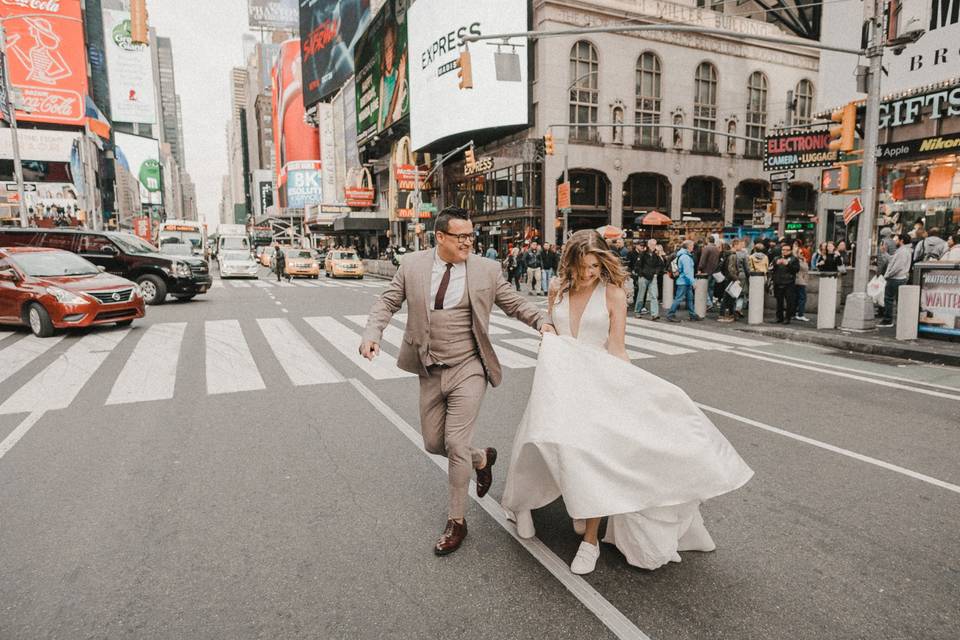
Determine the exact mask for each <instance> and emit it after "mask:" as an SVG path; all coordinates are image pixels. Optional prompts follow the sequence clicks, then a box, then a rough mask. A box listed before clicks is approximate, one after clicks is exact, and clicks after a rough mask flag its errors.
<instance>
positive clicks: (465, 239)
mask: <svg viewBox="0 0 960 640" xmlns="http://www.w3.org/2000/svg"><path fill="white" fill-rule="evenodd" d="M439 233H442V234H443V235H445V236H450V237H451V238H456V239H457V243H459V244H473V241H474V237H473V234H472V233H458V234H457V235H454V234H452V233H447V232H446V231H440V232H439Z"/></svg>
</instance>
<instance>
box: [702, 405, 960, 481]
mask: <svg viewBox="0 0 960 640" xmlns="http://www.w3.org/2000/svg"><path fill="white" fill-rule="evenodd" d="M695 404H696V405H697V406H698V407H700V408H701V409H703V410H704V411H707V412H709V413H714V414H716V415H718V416H723V417H725V418H730V419H731V420H736V421H737V422H742V423H743V424H746V425H749V426H751V427H756V428H758V429H763V430H764V431H769V432H770V433H775V434H777V435H781V436H784V437H785V438H790V439H792V440H796V441H798V442H803V443H804V444H809V445H812V446H814V447H818V448H820V449H825V450H826V451H832V452H833V453H839V454H840V455H842V456H846V457H848V458H853V459H854V460H859V461H860V462H866V463H867V464H872V465H874V466H877V467H880V468H882V469H887V470H888V471H893V472H895V473H899V474H901V475H905V476H907V477H909V478H913V479H915V480H920V481H921V482H926V483H927V484H932V485H934V486H937V487H940V488H942V489H946V490H948V491H953V492H954V493H960V486H958V485H955V484H951V483H949V482H944V481H943V480H938V479H937V478H933V477H931V476H928V475H925V474H922V473H917V472H916V471H911V470H910V469H907V468H904V467H900V466H897V465H895V464H890V463H889V462H884V461H883V460H878V459H877V458H871V457H870V456H865V455H863V454H860V453H857V452H856V451H850V450H849V449H844V448H842V447H837V446H834V445H832V444H827V443H826V442H821V441H820V440H814V439H813V438H808V437H807V436H802V435H800V434H797V433H792V432H790V431H786V430H784V429H779V428H777V427H772V426H770V425H768V424H764V423H762V422H758V421H756V420H751V419H750V418H744V417H743V416H738V415H737V414H735V413H730V412H728V411H723V410H722V409H716V408H714V407H710V406H707V405H705V404H700V403H699V402H697V403H695Z"/></svg>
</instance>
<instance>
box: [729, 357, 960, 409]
mask: <svg viewBox="0 0 960 640" xmlns="http://www.w3.org/2000/svg"><path fill="white" fill-rule="evenodd" d="M729 353H731V354H732V355H736V356H740V357H741V358H753V359H754V360H763V361H764V362H772V363H774V364H779V365H785V366H788V367H793V368H795V369H804V370H806V371H813V372H815V373H823V374H826V375H828V376H837V377H839V378H848V379H850V380H859V381H860V382H866V383H869V384H875V385H879V386H881V387H890V388H891V389H903V390H904V391H912V392H913V393H919V394H922V395H926V396H933V397H934V398H944V399H946V400H957V401H960V394H953V393H943V392H941V391H933V390H932V389H920V388H918V387H911V386H910V385H906V384H899V383H897V382H887V381H886V380H877V379H875V378H869V377H867V376H866V375H854V374H852V373H844V372H842V371H831V370H829V369H825V368H823V367H821V366H820V365H819V364H817V365H816V366H810V365H805V364H799V363H797V362H789V361H787V360H782V359H780V357H779V356H775V355H774V356H759V355H756V354H753V353H744V352H743V351H730V352H729Z"/></svg>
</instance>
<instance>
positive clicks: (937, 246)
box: [913, 228, 947, 262]
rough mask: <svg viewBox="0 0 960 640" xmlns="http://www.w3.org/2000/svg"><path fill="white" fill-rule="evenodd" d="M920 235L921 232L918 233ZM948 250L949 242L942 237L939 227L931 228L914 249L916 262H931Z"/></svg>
mask: <svg viewBox="0 0 960 640" xmlns="http://www.w3.org/2000/svg"><path fill="white" fill-rule="evenodd" d="M917 235H918V236H919V235H920V233H918V234H917ZM946 252H947V243H946V241H945V240H944V239H943V238H941V237H940V230H939V229H936V228H934V229H930V231H927V232H926V236H925V237H923V238H922V239H921V240H920V241H919V242H918V243H917V246H916V248H915V249H914V251H913V261H914V262H929V261H933V260H939V259H940V258H941V257H942V256H943V254H945V253H946Z"/></svg>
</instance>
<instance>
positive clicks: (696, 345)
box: [627, 325, 733, 351]
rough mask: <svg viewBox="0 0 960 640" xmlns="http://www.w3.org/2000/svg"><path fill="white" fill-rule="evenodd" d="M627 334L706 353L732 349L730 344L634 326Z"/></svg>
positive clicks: (628, 329)
mask: <svg viewBox="0 0 960 640" xmlns="http://www.w3.org/2000/svg"><path fill="white" fill-rule="evenodd" d="M627 333H629V334H632V335H637V336H643V337H647V338H656V339H657V340H662V341H664V342H672V343H674V344H680V345H683V346H685V347H691V348H693V349H703V350H704V351H714V350H717V349H732V348H733V347H731V346H730V345H728V344H720V343H718V342H707V341H706V340H700V339H697V338H688V337H687V336H681V335H677V334H674V333H666V332H664V331H657V330H655V329H651V328H650V327H637V326H633V325H628V326H627Z"/></svg>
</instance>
